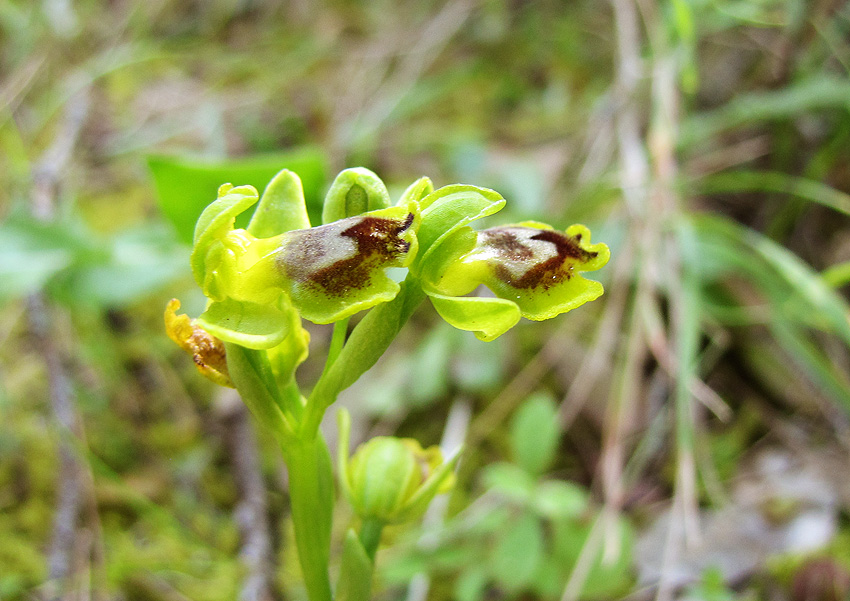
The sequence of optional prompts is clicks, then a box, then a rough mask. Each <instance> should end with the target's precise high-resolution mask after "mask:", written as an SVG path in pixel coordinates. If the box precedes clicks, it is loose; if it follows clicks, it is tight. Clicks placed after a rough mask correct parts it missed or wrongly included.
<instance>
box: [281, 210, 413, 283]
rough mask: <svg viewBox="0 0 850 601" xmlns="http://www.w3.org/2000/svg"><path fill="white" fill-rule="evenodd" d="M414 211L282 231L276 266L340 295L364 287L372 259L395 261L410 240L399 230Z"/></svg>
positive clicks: (407, 226) (406, 225) (406, 226)
mask: <svg viewBox="0 0 850 601" xmlns="http://www.w3.org/2000/svg"><path fill="white" fill-rule="evenodd" d="M414 218H415V216H414V215H413V213H408V214H407V216H406V217H405V218H404V220H398V219H390V218H384V217H375V216H358V217H349V218H346V219H341V220H339V221H336V222H334V223H330V224H328V225H323V226H318V227H314V228H311V229H309V230H295V231H291V232H288V233H287V234H286V235H285V236H284V241H283V242H282V244H281V247H280V250H281V252H280V253H279V255H278V259H277V263H278V268H279V269H280V270H281V271H282V272H284V273H285V274H286V276H287V277H289V278H291V279H293V280H295V281H297V282H299V283H301V284H304V285H307V286H310V287H316V288H320V289H322V290H323V291H324V292H325V293H326V294H331V295H343V294H344V293H345V292H347V291H349V290H356V289H362V288H366V287H367V286H368V285H369V284H370V281H371V276H370V272H371V270H372V269H373V268H374V265H373V264H374V263H375V262H378V263H381V264H386V263H391V262H394V261H397V260H398V259H399V257H401V256H403V255H405V254H406V253H408V252H409V251H410V249H411V243H410V242H409V241H407V240H404V239H402V238H401V237H400V236H401V235H402V234H403V233H404V232H406V231H407V230H408V229H410V226H411V225H412V224H413V221H414Z"/></svg>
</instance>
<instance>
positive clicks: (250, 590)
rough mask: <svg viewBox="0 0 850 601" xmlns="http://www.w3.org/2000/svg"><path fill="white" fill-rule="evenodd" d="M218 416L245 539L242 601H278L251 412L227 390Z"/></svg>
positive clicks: (264, 488) (271, 547)
mask: <svg viewBox="0 0 850 601" xmlns="http://www.w3.org/2000/svg"><path fill="white" fill-rule="evenodd" d="M216 413H217V415H218V420H219V423H220V424H221V428H222V435H223V438H224V442H225V445H226V447H227V450H228V455H229V457H230V461H231V466H232V471H233V479H234V480H235V482H236V488H237V491H238V494H239V501H238V502H237V505H236V509H235V511H234V514H235V519H236V523H237V525H238V526H239V534H240V537H241V539H242V547H241V549H240V550H239V556H240V557H241V559H242V563H243V564H245V567H246V569H247V574H246V575H245V578H244V580H243V582H242V588H241V590H240V593H239V599H240V601H272V600H274V599H276V598H277V595H276V594H275V590H274V584H273V581H272V577H271V575H272V573H273V570H272V567H273V565H274V549H273V546H272V541H271V537H270V536H269V532H271V528H270V527H269V519H268V503H267V502H266V486H265V483H264V482H263V475H262V467H261V465H260V454H259V449H258V445H257V436H256V433H255V431H254V426H253V424H252V423H251V416H250V414H249V412H248V409H247V408H246V407H245V405H244V404H243V403H242V400H241V399H240V398H239V395H238V394H237V393H236V391H234V390H230V389H227V390H225V391H223V392H222V394H221V395H219V398H218V401H217V404H216Z"/></svg>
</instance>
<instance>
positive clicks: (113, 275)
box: [63, 224, 189, 307]
mask: <svg viewBox="0 0 850 601" xmlns="http://www.w3.org/2000/svg"><path fill="white" fill-rule="evenodd" d="M108 251H109V252H108V254H106V255H105V256H103V257H102V260H98V261H96V262H88V261H86V262H82V263H80V264H79V265H78V266H77V267H76V268H74V269H73V270H72V276H71V277H70V278H68V281H67V282H66V289H65V290H64V291H63V292H67V293H68V295H69V297H70V300H71V301H72V302H79V303H93V304H95V305H97V306H106V307H115V306H121V305H124V304H127V303H134V302H139V301H140V300H142V299H145V298H149V297H153V296H155V295H156V294H157V293H159V292H161V290H162V288H163V287H164V286H166V285H167V284H168V283H170V282H174V281H176V280H179V279H181V278H183V277H185V275H186V271H185V270H186V263H187V262H188V259H189V249H188V248H186V246H185V245H183V244H180V243H179V242H178V241H177V239H176V237H175V235H174V231H173V230H172V229H171V228H168V227H166V226H165V225H164V224H151V225H146V226H144V227H138V228H133V229H129V230H125V231H122V232H119V233H118V234H116V236H115V237H114V238H113V239H112V240H111V241H110V244H109V246H108Z"/></svg>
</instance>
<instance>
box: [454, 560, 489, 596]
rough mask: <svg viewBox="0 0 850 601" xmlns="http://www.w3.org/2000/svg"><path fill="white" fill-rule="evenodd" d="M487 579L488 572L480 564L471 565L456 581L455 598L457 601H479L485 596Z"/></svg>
mask: <svg viewBox="0 0 850 601" xmlns="http://www.w3.org/2000/svg"><path fill="white" fill-rule="evenodd" d="M487 581H488V578H487V572H486V571H485V570H484V569H483V568H482V567H481V566H480V565H475V566H473V567H470V568H469V569H468V570H466V571H464V572H463V573H462V574H461V575H460V576H459V577H458V579H457V582H455V588H454V598H455V599H456V601H478V600H479V599H481V598H483V597H484V591H485V590H486V589H487Z"/></svg>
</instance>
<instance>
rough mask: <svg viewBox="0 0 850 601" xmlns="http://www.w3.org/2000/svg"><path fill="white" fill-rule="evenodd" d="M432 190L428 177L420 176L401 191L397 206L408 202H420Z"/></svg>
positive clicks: (432, 185) (432, 186)
mask: <svg viewBox="0 0 850 601" xmlns="http://www.w3.org/2000/svg"><path fill="white" fill-rule="evenodd" d="M433 191H434V184H433V183H432V182H431V178H430V177H425V176H423V177H420V178H419V179H418V180H416V181H415V182H413V183H412V184H410V185H409V186H408V187H407V189H406V190H405V191H404V192H402V194H401V198H399V199H398V202H397V203H396V204H397V205H398V206H403V205H406V204H407V203H409V202H420V201H421V200H422V199H423V198H425V197H427V196H428V195H430V194H431V193H432V192H433Z"/></svg>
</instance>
